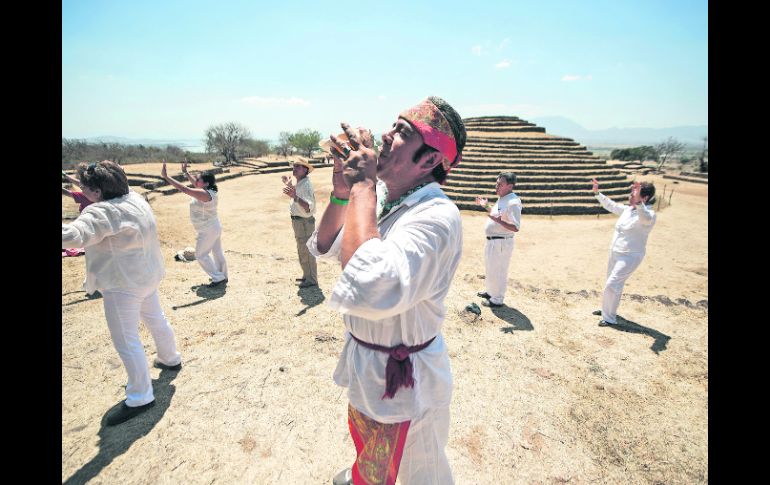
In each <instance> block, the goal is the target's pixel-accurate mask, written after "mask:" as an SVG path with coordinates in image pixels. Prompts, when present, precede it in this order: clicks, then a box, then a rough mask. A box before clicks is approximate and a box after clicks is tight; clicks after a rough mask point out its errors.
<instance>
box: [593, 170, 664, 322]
mask: <svg viewBox="0 0 770 485" xmlns="http://www.w3.org/2000/svg"><path fill="white" fill-rule="evenodd" d="M592 182H593V188H592V190H593V192H594V195H595V196H596V199H597V200H598V201H599V203H600V204H601V205H602V207H604V208H605V209H607V210H608V211H610V212H612V213H613V214H617V215H619V216H620V217H618V222H617V223H616V224H615V235H614V236H613V238H612V244H610V260H609V262H608V263H607V281H606V283H605V284H604V294H603V296H602V309H601V311H599V310H597V311H595V312H594V315H601V316H602V319H601V321H599V326H600V327H606V326H607V325H615V324H616V323H617V322H616V319H617V313H618V306H619V305H620V296H621V295H622V294H623V286H624V285H625V284H626V280H627V279H628V277H629V276H631V273H633V272H634V270H635V269H636V268H638V267H639V264H641V262H642V259H643V258H644V253H645V252H646V246H647V236H649V235H650V231H652V226H654V225H655V211H653V210H652V205H651V204H652V203H653V198H654V197H655V186H654V185H653V184H652V183H650V182H644V183H640V182H634V183H633V184H632V185H631V193H630V194H629V196H628V205H625V204H619V203H617V202H615V201H613V200H612V199H610V198H609V197H607V196H606V195H604V194H602V193H601V192H599V182H598V181H597V180H596V179H595V178H594V179H593V180H592Z"/></svg>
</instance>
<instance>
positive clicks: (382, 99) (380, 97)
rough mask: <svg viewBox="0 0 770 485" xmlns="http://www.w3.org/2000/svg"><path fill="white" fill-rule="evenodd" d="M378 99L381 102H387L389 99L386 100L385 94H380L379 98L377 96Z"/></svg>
mask: <svg viewBox="0 0 770 485" xmlns="http://www.w3.org/2000/svg"><path fill="white" fill-rule="evenodd" d="M377 99H379V100H380V101H385V100H386V99H388V98H386V97H385V95H384V94H380V95H379V96H377Z"/></svg>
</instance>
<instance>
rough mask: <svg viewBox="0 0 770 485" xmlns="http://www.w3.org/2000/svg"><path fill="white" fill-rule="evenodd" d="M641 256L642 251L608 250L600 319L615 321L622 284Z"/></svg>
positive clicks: (638, 262)
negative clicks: (618, 251)
mask: <svg viewBox="0 0 770 485" xmlns="http://www.w3.org/2000/svg"><path fill="white" fill-rule="evenodd" d="M642 258H644V253H615V252H610V260H609V262H608V263H607V282H606V283H605V284H604V295H603V297H602V320H604V321H605V322H607V323H616V322H615V319H616V318H617V314H618V306H619V305H620V297H621V295H622V294H623V286H624V285H625V284H626V280H627V279H628V277H629V276H631V273H633V272H634V270H635V269H636V268H638V267H639V264H640V263H641V262H642Z"/></svg>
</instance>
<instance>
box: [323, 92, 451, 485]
mask: <svg viewBox="0 0 770 485" xmlns="http://www.w3.org/2000/svg"><path fill="white" fill-rule="evenodd" d="M342 128H343V129H344V130H345V135H346V138H347V140H346V141H343V140H344V138H343V137H335V136H332V137H331V141H332V142H333V145H332V149H331V153H332V155H333V157H334V159H335V162H334V168H333V174H332V187H333V191H332V193H331V194H330V201H329V205H328V206H327V207H326V210H325V211H324V214H323V217H322V219H321V222H320V224H319V226H318V230H317V231H316V232H315V233H314V234H313V237H312V238H311V239H310V242H309V243H308V246H309V247H310V249H311V251H312V252H313V254H315V255H316V256H318V257H324V258H327V257H328V258H333V259H336V260H338V261H339V262H340V264H341V265H342V275H340V278H339V280H338V281H337V283H336V284H335V286H334V288H333V290H332V292H331V296H330V298H329V305H330V306H331V307H332V308H334V309H336V310H337V311H339V312H340V313H341V314H342V315H343V319H344V322H345V330H346V332H345V345H344V347H343V349H342V353H341V355H340V360H339V362H338V364H337V368H336V370H335V371H334V381H335V382H336V383H337V384H338V385H340V386H343V387H347V388H348V427H349V429H350V435H351V437H352V438H353V442H354V444H355V446H356V453H357V456H356V459H355V462H354V464H353V466H352V468H351V469H347V470H343V471H342V472H340V473H339V474H338V475H337V476H336V477H334V480H333V483H335V484H349V483H356V484H360V483H382V484H387V485H392V484H394V483H395V481H396V478H398V480H399V482H400V483H401V484H403V485H415V484H419V485H446V484H452V483H454V480H453V478H452V471H451V469H450V467H449V461H448V460H447V456H446V452H445V448H446V445H447V441H448V438H449V404H450V401H451V398H452V372H451V368H450V365H449V355H448V350H447V346H446V343H445V342H444V337H443V335H442V332H441V328H442V326H443V323H444V316H445V315H446V310H447V309H446V306H445V304H444V299H445V298H446V296H447V293H448V292H449V286H450V284H451V282H452V278H453V277H454V274H455V271H456V270H457V266H458V264H459V262H460V257H461V255H462V221H461V219H460V211H459V210H458V209H457V206H456V205H455V204H454V203H453V202H452V201H451V200H449V198H448V197H447V196H446V194H444V192H443V191H442V190H441V187H440V184H443V183H444V181H445V180H446V177H447V174H448V173H449V171H450V170H451V169H452V168H454V167H455V166H457V164H458V163H460V160H461V153H462V149H463V147H464V146H465V138H466V134H465V126H464V125H463V122H462V118H461V117H460V115H459V114H458V113H457V111H455V110H454V109H453V108H452V107H451V106H450V105H449V104H448V103H447V102H446V101H444V100H443V99H441V98H438V97H435V96H431V97H429V98H427V99H425V100H423V101H422V102H421V103H419V104H417V105H415V106H413V107H411V108H409V109H407V110H404V111H403V112H401V114H400V115H399V117H398V118H397V119H396V121H395V123H393V127H392V128H390V129H389V130H388V131H387V132H386V133H384V134H383V135H382V142H383V143H382V149H381V150H380V151H379V153H378V152H377V150H376V147H375V146H374V145H373V143H372V139H371V134H370V133H369V132H367V131H366V130H361V129H353V128H351V127H350V126H349V125H347V124H345V123H343V124H342Z"/></svg>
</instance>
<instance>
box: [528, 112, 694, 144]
mask: <svg viewBox="0 0 770 485" xmlns="http://www.w3.org/2000/svg"><path fill="white" fill-rule="evenodd" d="M527 121H530V122H532V123H535V124H536V125H538V126H540V127H543V128H545V132H546V133H548V134H549V135H557V136H565V137H567V138H572V139H574V140H575V141H576V142H578V143H580V144H582V145H592V146H601V145H607V146H609V145H612V146H639V145H654V144H656V143H660V142H662V141H664V140H666V139H667V138H668V137H670V136H673V137H674V138H676V139H677V140H679V141H680V142H682V143H684V144H686V145H690V146H692V147H700V146H702V145H703V137H704V136H708V125H698V126H672V127H671V128H608V129H605V130H588V129H586V128H583V127H582V126H580V125H579V124H577V123H575V122H574V121H572V120H570V119H569V118H564V117H562V116H549V117H543V118H532V119H529V120H527Z"/></svg>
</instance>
